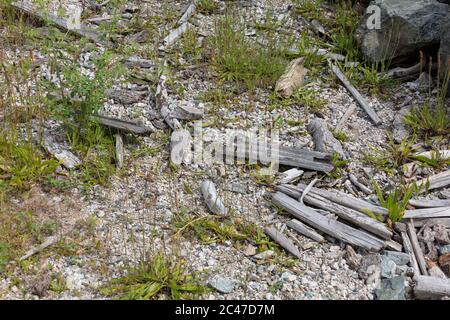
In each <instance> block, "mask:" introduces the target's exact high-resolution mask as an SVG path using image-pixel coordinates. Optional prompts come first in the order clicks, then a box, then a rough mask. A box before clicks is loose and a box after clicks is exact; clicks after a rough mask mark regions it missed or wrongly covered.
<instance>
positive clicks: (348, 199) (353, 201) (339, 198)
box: [290, 183, 387, 216]
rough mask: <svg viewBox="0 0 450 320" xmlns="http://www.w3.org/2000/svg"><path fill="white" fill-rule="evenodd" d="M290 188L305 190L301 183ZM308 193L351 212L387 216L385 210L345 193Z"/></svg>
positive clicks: (316, 189) (315, 190)
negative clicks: (346, 208)
mask: <svg viewBox="0 0 450 320" xmlns="http://www.w3.org/2000/svg"><path fill="white" fill-rule="evenodd" d="M290 188H294V190H295V189H297V190H298V191H299V192H303V190H305V188H306V185H305V184H303V183H300V184H298V185H297V186H290ZM310 193H313V194H316V195H318V196H321V197H323V198H325V199H328V200H330V201H332V202H336V203H337V204H340V205H342V206H344V207H348V208H351V209H353V210H356V211H359V212H362V213H364V214H367V211H370V212H373V213H375V214H381V215H383V216H386V215H387V209H386V208H383V207H380V206H376V205H374V204H371V203H369V202H367V201H364V200H361V199H358V198H355V197H353V196H351V195H349V194H347V193H345V192H342V191H338V190H324V189H319V188H315V187H313V188H312V189H311V191H310Z"/></svg>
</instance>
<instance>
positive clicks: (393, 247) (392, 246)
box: [386, 240, 403, 252]
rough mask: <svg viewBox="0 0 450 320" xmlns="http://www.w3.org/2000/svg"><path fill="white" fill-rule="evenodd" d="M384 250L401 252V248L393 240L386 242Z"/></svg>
mask: <svg viewBox="0 0 450 320" xmlns="http://www.w3.org/2000/svg"><path fill="white" fill-rule="evenodd" d="M386 249H389V250H394V251H398V252H402V249H403V246H402V245H401V244H400V243H398V242H395V241H394V240H388V241H386Z"/></svg>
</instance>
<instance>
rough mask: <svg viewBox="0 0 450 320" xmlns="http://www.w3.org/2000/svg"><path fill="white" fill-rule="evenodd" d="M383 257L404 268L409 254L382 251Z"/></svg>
mask: <svg viewBox="0 0 450 320" xmlns="http://www.w3.org/2000/svg"><path fill="white" fill-rule="evenodd" d="M383 256H386V257H387V258H389V259H391V260H392V261H394V262H395V264H396V265H398V266H404V265H407V264H408V263H409V254H407V253H404V252H397V251H389V250H384V251H383Z"/></svg>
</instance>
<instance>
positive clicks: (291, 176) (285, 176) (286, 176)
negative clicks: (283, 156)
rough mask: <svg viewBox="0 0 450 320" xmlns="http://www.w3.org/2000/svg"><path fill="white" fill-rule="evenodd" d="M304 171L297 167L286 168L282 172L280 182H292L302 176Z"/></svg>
mask: <svg viewBox="0 0 450 320" xmlns="http://www.w3.org/2000/svg"><path fill="white" fill-rule="evenodd" d="M303 172H304V171H303V170H298V169H296V168H292V169H289V170H286V171H284V172H283V173H281V174H280V178H281V180H280V183H281V184H285V183H290V182H292V181H294V180H297V179H298V178H300V177H301V176H302V174H303Z"/></svg>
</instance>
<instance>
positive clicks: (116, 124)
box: [93, 115, 153, 134]
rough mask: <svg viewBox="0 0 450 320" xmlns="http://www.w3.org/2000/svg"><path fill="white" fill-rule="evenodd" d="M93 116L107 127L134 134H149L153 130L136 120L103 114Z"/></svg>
mask: <svg viewBox="0 0 450 320" xmlns="http://www.w3.org/2000/svg"><path fill="white" fill-rule="evenodd" d="M93 118H94V119H96V120H98V122H99V123H101V124H102V125H104V126H106V127H110V128H113V129H117V130H121V131H124V132H130V133H134V134H148V133H150V132H152V131H153V130H151V129H150V128H147V127H143V126H140V125H138V124H136V123H134V122H130V121H125V120H121V119H115V118H110V117H105V116H101V115H98V116H93Z"/></svg>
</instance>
